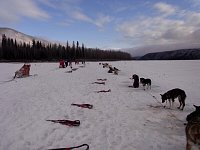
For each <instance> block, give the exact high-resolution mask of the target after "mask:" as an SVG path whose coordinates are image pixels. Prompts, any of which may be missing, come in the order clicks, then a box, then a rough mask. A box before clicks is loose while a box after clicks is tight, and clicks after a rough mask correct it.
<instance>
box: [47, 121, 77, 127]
mask: <svg viewBox="0 0 200 150" xmlns="http://www.w3.org/2000/svg"><path fill="white" fill-rule="evenodd" d="M46 121H51V122H53V123H60V124H62V125H67V126H80V120H74V121H71V120H46Z"/></svg>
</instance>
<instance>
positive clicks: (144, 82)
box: [140, 78, 151, 90]
mask: <svg viewBox="0 0 200 150" xmlns="http://www.w3.org/2000/svg"><path fill="white" fill-rule="evenodd" d="M140 83H141V84H142V85H143V87H144V90H145V87H146V86H147V89H148V88H149V87H150V89H151V79H145V78H140Z"/></svg>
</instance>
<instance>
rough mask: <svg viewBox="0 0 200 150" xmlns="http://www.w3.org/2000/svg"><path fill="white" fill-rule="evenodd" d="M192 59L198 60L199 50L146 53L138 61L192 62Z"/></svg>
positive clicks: (199, 57) (199, 56)
mask: <svg viewBox="0 0 200 150" xmlns="http://www.w3.org/2000/svg"><path fill="white" fill-rule="evenodd" d="M192 59H200V48H199V49H181V50H174V51H165V52H156V53H148V54H146V55H144V56H142V57H140V58H139V60H192Z"/></svg>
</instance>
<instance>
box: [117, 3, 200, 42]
mask: <svg viewBox="0 0 200 150" xmlns="http://www.w3.org/2000/svg"><path fill="white" fill-rule="evenodd" d="M155 6H157V8H159V10H160V12H161V11H162V12H163V13H164V14H168V15H157V16H154V17H148V16H146V17H145V16H143V17H141V18H139V19H137V20H132V21H126V22H123V23H121V24H120V25H119V26H118V28H117V30H118V31H119V32H120V33H122V35H123V38H124V39H126V40H127V41H128V42H129V43H130V44H132V45H135V46H139V45H154V44H175V43H188V42H189V43H198V42H199V41H200V13H197V12H192V11H186V10H179V12H180V13H178V12H176V11H175V7H172V6H171V5H166V4H164V3H157V4H155V5H154V6H153V7H154V8H155ZM161 6H162V7H161ZM167 8H168V9H167ZM172 8H173V9H172ZM175 12H176V13H175ZM169 14H171V15H169Z"/></svg>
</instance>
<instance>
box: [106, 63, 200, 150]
mask: <svg viewBox="0 0 200 150" xmlns="http://www.w3.org/2000/svg"><path fill="white" fill-rule="evenodd" d="M102 65H103V68H109V71H108V73H113V72H114V74H115V71H117V73H116V74H118V71H119V70H118V69H116V68H112V66H111V65H109V64H108V63H102ZM130 79H132V80H134V81H133V86H131V87H133V88H139V85H140V84H141V85H142V86H143V90H148V89H151V84H152V81H151V79H149V78H139V76H138V75H136V74H134V75H132V78H130ZM160 95H161V100H162V103H166V105H167V102H169V108H173V105H174V101H175V99H178V101H179V106H178V107H177V108H178V109H180V110H183V109H184V107H185V100H186V97H187V96H186V93H185V91H184V90H182V89H179V88H174V89H171V90H169V91H167V92H166V93H164V94H160ZM164 107H166V106H164ZM194 107H195V111H193V112H192V113H190V114H189V115H187V117H186V120H187V125H186V127H185V134H186V150H192V147H193V146H197V147H198V149H199V150H200V106H196V105H194Z"/></svg>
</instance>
